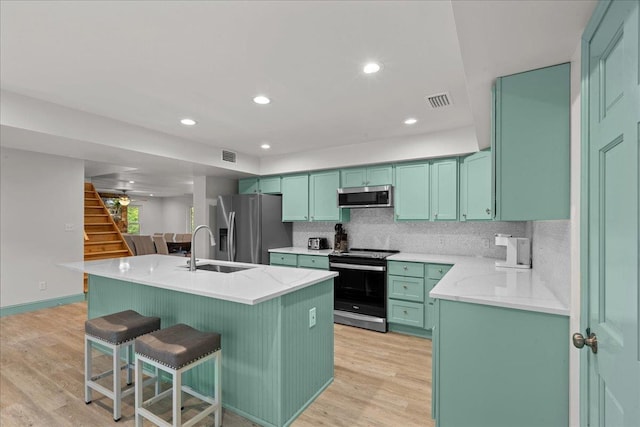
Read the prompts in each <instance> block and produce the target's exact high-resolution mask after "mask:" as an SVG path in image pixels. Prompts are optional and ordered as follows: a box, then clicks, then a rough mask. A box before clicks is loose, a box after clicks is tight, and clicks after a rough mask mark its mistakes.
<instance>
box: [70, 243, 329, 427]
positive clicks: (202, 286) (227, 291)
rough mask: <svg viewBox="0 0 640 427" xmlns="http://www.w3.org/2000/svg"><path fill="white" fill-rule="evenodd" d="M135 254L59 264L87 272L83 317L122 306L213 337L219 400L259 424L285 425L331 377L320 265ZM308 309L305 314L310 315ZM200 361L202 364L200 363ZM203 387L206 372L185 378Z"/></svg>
mask: <svg viewBox="0 0 640 427" xmlns="http://www.w3.org/2000/svg"><path fill="white" fill-rule="evenodd" d="M207 263H209V264H215V265H218V266H220V267H222V268H221V269H222V270H235V271H232V272H215V271H206V270H197V271H194V272H190V271H189V269H188V268H187V266H186V264H185V259H184V258H178V257H173V256H167V255H145V256H136V257H127V258H116V259H108V260H100V261H89V262H76V263H67V264H64V266H65V267H67V268H72V269H75V270H79V271H84V272H86V273H88V274H89V293H88V313H89V317H90V318H93V317H97V316H103V315H105V314H110V313H114V312H117V311H121V310H127V309H132V310H136V311H138V312H139V313H141V314H143V315H146V316H158V317H160V318H161V319H162V327H163V328H165V327H168V326H172V325H175V324H177V323H186V324H188V325H190V326H192V327H194V328H196V329H200V330H203V331H215V332H218V333H220V334H221V335H222V354H223V357H222V404H223V406H224V407H225V408H226V409H228V410H231V411H233V412H236V413H238V414H239V415H241V416H243V417H246V418H248V419H250V420H251V421H254V422H256V423H258V424H260V425H264V426H278V427H279V426H286V425H289V424H290V423H291V422H292V421H293V420H294V419H295V418H296V417H297V416H298V415H299V414H300V413H301V412H302V411H303V410H304V409H305V408H306V407H307V406H308V405H309V404H310V403H311V402H312V401H313V400H314V399H315V398H316V397H317V396H318V395H319V394H320V393H321V392H322V391H323V390H324V389H325V388H326V387H327V386H328V385H329V384H330V383H331V381H332V380H333V277H335V276H336V275H337V274H336V273H334V272H330V271H322V270H311V269H290V268H285V267H274V266H266V265H255V264H243V263H230V262H223V261H212V260H202V261H200V262H199V263H198V265H200V264H207ZM312 312H315V319H313V320H312V319H311V317H312V316H313V315H312ZM205 365H206V364H205ZM184 381H185V383H187V384H190V385H191V386H192V387H194V388H195V389H199V390H202V391H209V390H210V388H211V386H212V382H213V372H212V370H211V368H210V367H208V366H202V365H201V366H199V367H198V368H196V369H194V370H193V371H192V372H190V373H188V374H185V376H184Z"/></svg>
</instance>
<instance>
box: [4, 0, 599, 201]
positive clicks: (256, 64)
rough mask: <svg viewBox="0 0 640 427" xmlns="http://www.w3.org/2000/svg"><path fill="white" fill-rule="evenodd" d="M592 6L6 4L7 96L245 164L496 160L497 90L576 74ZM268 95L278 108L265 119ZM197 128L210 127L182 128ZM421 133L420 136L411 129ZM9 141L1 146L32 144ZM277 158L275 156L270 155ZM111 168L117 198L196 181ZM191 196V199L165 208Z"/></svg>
mask: <svg viewBox="0 0 640 427" xmlns="http://www.w3.org/2000/svg"><path fill="white" fill-rule="evenodd" d="M594 4H595V2H594V1H579V0H575V1H454V2H453V3H451V2H449V1H359V2H356V1H323V2H311V1H297V2H296V1H263V2H257V1H249V2H245V1H233V2H230V1H229V2H226V1H215V2H214V1H179V2H178V1H161V2H160V1H122V2H108V1H104V2H103V1H83V2H58V1H44V2H37V1H29V2H24V1H19V2H13V1H2V3H1V14H0V18H1V23H0V83H1V88H2V90H3V91H7V92H13V93H17V94H21V95H26V96H28V97H32V98H36V99H39V100H43V101H48V102H50V103H54V104H60V105H63V106H66V107H70V108H72V109H76V110H80V112H86V113H91V114H95V115H99V116H104V117H107V118H110V119H114V120H117V121H121V122H126V123H128V124H132V125H135V126H139V127H141V128H145V129H148V130H149V131H155V132H160V133H163V134H166V135H169V136H171V137H174V138H175V139H176V141H178V142H179V141H192V142H193V143H194V144H195V143H197V144H204V145H207V146H212V147H217V148H226V149H230V150H233V151H236V152H238V153H243V154H246V155H247V156H255V157H261V156H267V155H268V156H285V155H288V154H291V153H300V152H308V151H312V150H318V149H321V148H327V147H335V146H342V145H347V144H356V143H367V142H370V141H379V140H384V139H395V140H398V138H415V137H416V135H423V134H430V133H433V132H437V131H443V130H448V129H456V128H462V127H465V126H469V125H473V126H475V128H476V131H477V138H478V143H479V146H480V147H484V146H487V144H488V126H489V112H490V103H489V101H490V92H489V88H490V85H491V82H492V81H493V79H494V78H495V77H496V76H499V75H504V74H508V73H513V72H517V71H524V70H527V69H531V68H537V67H541V66H546V65H551V64H554V63H559V62H564V61H568V60H569V59H570V58H571V55H572V54H573V53H574V50H575V48H576V47H577V45H578V40H579V37H580V34H581V32H582V28H584V25H585V24H586V21H587V19H588V17H589V16H590V14H591V12H592V10H593V7H594ZM370 60H376V61H379V62H381V63H382V65H383V68H382V70H381V72H379V73H378V74H376V75H364V74H363V73H362V72H361V68H362V65H363V64H364V63H365V62H367V61H370ZM439 92H448V93H449V94H450V96H451V99H452V101H453V105H452V106H451V107H447V108H444V109H441V110H430V109H429V108H428V107H427V104H426V102H425V96H427V95H431V94H434V93H439ZM257 94H266V95H268V96H269V97H270V98H271V99H272V103H271V104H270V105H267V106H259V105H256V104H254V103H253V102H252V98H253V96H255V95H257ZM183 117H192V118H194V119H195V120H197V121H198V125H197V126H194V127H185V126H183V125H181V124H180V123H179V119H180V118H183ZM407 117H415V118H417V119H418V122H417V123H416V124H415V125H413V126H407V125H404V124H403V121H404V119H406V118H407ZM4 126H5V123H4V122H3V131H4V130H5V129H4ZM3 133H4V135H3V140H5V139H7V138H8V136H7V135H11V136H12V137H15V138H17V137H18V135H17V134H19V132H13V133H8V132H3ZM263 142H268V143H269V144H271V146H272V148H271V150H269V151H268V152H266V151H263V150H261V149H260V144H262V143H263ZM2 143H3V145H7V146H14V147H15V146H16V145H17V146H19V142H16V141H12V142H7V141H3V142H2ZM132 144H133V146H132V147H131V149H133V150H136V149H137V148H136V147H135V142H132ZM30 149H33V150H37V147H35V148H34V146H33V143H32V145H31V146H30ZM138 151H143V150H138ZM167 157H171V156H167ZM86 158H87V159H88V160H91V161H94V162H95V161H96V160H101V159H104V157H102V158H89V157H86ZM169 160H170V159H167V161H169ZM142 163H144V162H142ZM147 163H148V162H147ZM195 163H198V162H195ZM356 163H357V162H356ZM112 166H113V167H112V168H106V169H105V166H104V165H103V166H102V167H99V165H98V164H96V163H90V164H89V167H88V171H91V170H99V171H100V176H101V177H102V179H103V180H104V181H103V182H104V184H105V185H111V184H110V183H112V184H113V188H122V187H116V186H117V185H120V186H121V185H122V180H128V179H133V180H136V181H140V182H146V184H145V190H147V189H148V190H150V191H154V190H155V189H156V188H157V189H158V190H160V189H161V188H162V189H165V190H167V189H168V188H170V187H171V186H172V182H174V181H175V182H178V181H179V182H188V181H191V180H192V177H193V174H194V173H196V172H197V169H198V168H197V167H196V168H194V167H183V166H185V165H181V166H180V167H177V168H176V169H177V170H172V168H169V170H171V171H172V173H174V174H175V177H176V178H175V179H174V180H167V179H163V178H162V175H164V176H165V178H166V175H168V173H166V171H167V169H166V168H165V169H164V170H165V173H164V174H161V175H158V174H157V171H154V170H152V169H153V167H149V165H148V164H145V165H139V164H126V165H118V164H115V163H114V164H112ZM192 166H193V165H192ZM123 167H124V169H123ZM132 169H135V170H132ZM200 169H201V170H200V171H199V172H200V173H201V172H202V168H200ZM204 170H205V171H206V168H205V169H204ZM90 173H91V172H90ZM134 173H137V178H138V179H135V177H134V176H133V175H134ZM89 176H91V175H89ZM93 176H96V175H93ZM96 179H98V176H96ZM109 179H113V180H114V181H109ZM166 181H170V182H166ZM188 192H189V187H188V185H187V186H186V187H185V186H183V185H178V186H176V188H175V189H172V191H168V192H166V193H164V194H167V195H168V194H169V193H172V194H184V193H188Z"/></svg>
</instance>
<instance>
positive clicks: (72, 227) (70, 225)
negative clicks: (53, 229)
mask: <svg viewBox="0 0 640 427" xmlns="http://www.w3.org/2000/svg"><path fill="white" fill-rule="evenodd" d="M74 228H75V227H74V226H73V224H65V225H64V231H73V230H74Z"/></svg>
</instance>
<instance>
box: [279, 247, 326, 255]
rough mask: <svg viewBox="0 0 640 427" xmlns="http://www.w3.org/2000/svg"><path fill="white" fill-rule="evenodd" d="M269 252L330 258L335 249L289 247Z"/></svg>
mask: <svg viewBox="0 0 640 427" xmlns="http://www.w3.org/2000/svg"><path fill="white" fill-rule="evenodd" d="M269 252H278V253H283V254H296V255H320V256H329V254H330V253H331V252H333V249H307V248H296V247H288V248H276V249H269Z"/></svg>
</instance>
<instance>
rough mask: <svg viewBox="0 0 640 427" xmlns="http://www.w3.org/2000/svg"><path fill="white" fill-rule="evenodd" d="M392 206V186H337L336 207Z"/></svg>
mask: <svg viewBox="0 0 640 427" xmlns="http://www.w3.org/2000/svg"><path fill="white" fill-rule="evenodd" d="M391 206H393V187H392V186H391V185H377V186H372V187H348V188H338V207H341V208H388V207H391Z"/></svg>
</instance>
